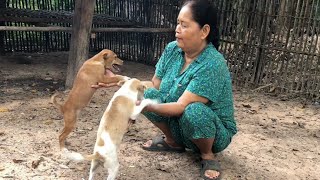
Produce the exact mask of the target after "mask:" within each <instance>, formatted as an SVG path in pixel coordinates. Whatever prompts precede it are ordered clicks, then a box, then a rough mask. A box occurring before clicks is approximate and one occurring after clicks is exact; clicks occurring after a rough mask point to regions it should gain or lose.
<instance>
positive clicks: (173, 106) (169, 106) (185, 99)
mask: <svg viewBox="0 0 320 180" xmlns="http://www.w3.org/2000/svg"><path fill="white" fill-rule="evenodd" d="M208 101H209V100H208V99H207V98H204V97H201V96H198V95H196V94H194V93H191V92H189V91H185V92H184V93H183V94H182V96H181V97H180V98H179V99H178V101H177V102H172V103H163V104H152V105H149V106H147V107H146V108H145V109H144V111H149V112H154V113H157V114H159V115H162V116H168V117H170V116H181V115H182V113H183V112H184V109H185V108H186V107H187V105H189V104H190V103H193V102H202V103H204V104H206V103H207V102H208Z"/></svg>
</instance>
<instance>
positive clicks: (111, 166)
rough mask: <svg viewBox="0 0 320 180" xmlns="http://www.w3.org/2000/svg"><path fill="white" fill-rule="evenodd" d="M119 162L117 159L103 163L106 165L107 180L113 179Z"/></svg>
mask: <svg viewBox="0 0 320 180" xmlns="http://www.w3.org/2000/svg"><path fill="white" fill-rule="evenodd" d="M119 166H120V164H119V162H118V160H116V161H114V162H112V163H111V164H108V166H106V165H105V167H108V173H109V174H108V178H107V180H115V179H116V177H117V174H118V171H119Z"/></svg>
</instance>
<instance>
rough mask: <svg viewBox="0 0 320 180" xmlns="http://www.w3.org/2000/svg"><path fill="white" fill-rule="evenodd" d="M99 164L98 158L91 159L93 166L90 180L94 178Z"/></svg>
mask: <svg viewBox="0 0 320 180" xmlns="http://www.w3.org/2000/svg"><path fill="white" fill-rule="evenodd" d="M98 166H99V161H98V160H96V159H93V160H92V161H91V167H90V173H89V180H93V176H94V171H95V170H96V169H97V167H98Z"/></svg>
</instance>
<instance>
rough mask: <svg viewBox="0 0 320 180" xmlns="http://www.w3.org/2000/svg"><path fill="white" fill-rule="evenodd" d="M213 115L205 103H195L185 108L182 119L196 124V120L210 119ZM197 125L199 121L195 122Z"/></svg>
mask: <svg viewBox="0 0 320 180" xmlns="http://www.w3.org/2000/svg"><path fill="white" fill-rule="evenodd" d="M213 113H214V112H213V111H212V110H211V109H210V108H209V107H208V106H206V105H205V104H204V103H201V102H195V103H191V104H189V105H188V106H187V107H186V108H185V110H184V112H183V115H182V117H183V119H185V120H186V121H189V120H192V122H194V120H195V119H204V118H205V119H210V118H211V117H212V116H213ZM195 123H197V121H195Z"/></svg>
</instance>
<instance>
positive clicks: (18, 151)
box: [0, 52, 320, 180]
mask: <svg viewBox="0 0 320 180" xmlns="http://www.w3.org/2000/svg"><path fill="white" fill-rule="evenodd" d="M67 57H68V54H67V52H57V53H50V54H41V53H35V54H15V55H7V56H0V179H8V180H9V179H22V180H26V179H39V180H40V179H41V180H42V179H43V180H47V179H62V180H75V179H87V178H88V170H89V167H90V163H89V162H81V163H76V162H73V161H69V160H66V159H64V158H63V157H61V156H60V154H59V149H58V139H57V138H58V135H59V132H60V130H61V129H62V126H63V120H62V116H61V113H60V112H59V111H58V110H57V109H56V108H55V107H54V106H53V105H52V104H51V103H50V96H51V95H52V94H53V93H54V91H56V90H58V91H62V92H63V91H64V88H63V85H64V79H65V76H66V68H67ZM153 71H154V68H153V67H150V66H146V65H142V64H138V63H133V62H125V67H124V72H123V74H124V75H127V76H130V77H137V78H139V79H142V80H149V79H150V78H151V77H152V75H153ZM116 90H117V88H116V87H112V88H109V89H99V90H98V91H97V92H96V94H95V95H94V97H93V100H92V102H91V103H90V104H89V105H88V106H87V107H86V108H85V109H84V110H83V111H82V112H81V115H80V118H79V119H78V122H77V128H76V130H75V131H74V132H73V133H72V134H71V136H70V137H69V138H68V139H67V140H68V143H70V145H69V149H72V150H75V151H78V152H82V153H85V154H89V153H91V152H92V150H93V145H94V142H95V138H96V130H97V127H98V124H99V120H100V118H101V116H102V113H103V112H104V110H105V108H106V106H107V104H108V101H109V100H110V98H111V97H112V95H113V93H114V92H115V91H116ZM65 95H67V93H65ZM234 100H235V108H236V118H237V123H238V129H239V132H238V134H237V135H236V136H235V137H234V138H233V140H232V143H231V145H230V146H229V147H228V148H227V149H226V150H225V151H223V152H222V153H219V154H217V159H218V160H219V162H220V163H221V166H222V169H223V178H222V179H232V180H233V179H235V180H237V179H238V180H242V179H253V180H255V179H259V180H263V179H272V180H274V179H277V180H278V179H285V180H286V179H290V180H295V179H308V180H313V179H314V180H315V179H319V177H320V171H319V170H320V163H319V162H320V146H319V142H320V128H319V127H320V110H319V109H320V105H319V103H318V102H311V101H310V102H309V101H305V100H303V99H301V98H294V99H292V97H290V96H284V95H282V96H280V95H278V96H270V95H262V94H259V93H257V92H251V91H244V90H242V91H239V90H235V91H234ZM159 133H160V132H159V131H158V130H157V129H155V128H154V127H153V126H152V125H151V123H150V122H148V121H147V120H146V119H145V117H143V116H142V115H141V116H140V117H139V119H138V120H137V121H136V123H135V124H134V125H132V126H131V127H130V130H129V132H128V133H127V134H126V135H125V137H124V140H123V143H122V145H121V150H120V152H119V159H120V166H121V167H120V171H119V176H118V178H117V179H119V180H131V179H132V180H144V179H159V180H167V179H173V180H198V179H201V178H200V177H199V171H200V166H199V157H198V156H197V155H195V154H193V153H192V152H190V151H187V152H186V153H182V154H178V153H168V152H147V151H144V150H142V149H141V144H142V143H143V142H145V141H147V140H148V139H149V138H151V137H154V136H155V135H157V134H159ZM106 174H107V172H106V171H103V169H102V168H100V169H99V170H98V173H97V176H96V179H98V180H99V179H103V177H104V176H105V175H106Z"/></svg>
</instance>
